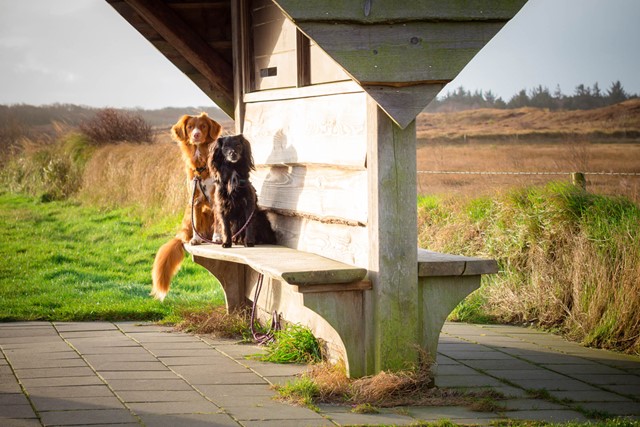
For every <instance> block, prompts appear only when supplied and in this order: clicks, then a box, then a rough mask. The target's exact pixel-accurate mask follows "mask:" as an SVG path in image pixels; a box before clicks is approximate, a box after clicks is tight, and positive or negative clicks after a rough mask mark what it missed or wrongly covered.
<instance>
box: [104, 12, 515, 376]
mask: <svg viewBox="0 0 640 427" xmlns="http://www.w3.org/2000/svg"><path fill="white" fill-rule="evenodd" d="M107 1H108V2H109V3H110V4H111V5H112V6H113V7H114V8H115V9H116V10H117V11H118V12H119V13H120V14H121V15H122V16H123V17H124V18H125V19H126V20H127V21H129V22H130V23H131V24H132V25H133V26H134V27H135V28H136V29H137V30H138V31H139V32H140V33H141V34H142V35H143V36H144V37H146V38H147V39H148V40H149V41H150V42H151V43H152V44H153V45H154V46H155V47H156V48H157V49H159V50H160V51H161V52H162V53H163V54H164V55H165V56H166V57H167V58H168V59H169V60H170V61H171V62H173V63H174V64H175V65H176V66H177V67H178V68H179V69H180V70H182V71H183V72H184V73H185V74H186V75H187V76H188V77H189V78H190V79H191V80H192V81H193V82H194V83H195V84H196V85H198V86H199V87H200V88H201V89H202V90H203V91H204V93H206V94H207V95H208V96H209V97H210V98H211V99H212V100H213V101H214V102H215V103H216V104H217V105H218V106H219V107H220V108H221V109H222V110H223V111H225V112H226V113H227V114H228V115H229V116H230V117H233V118H234V119H235V126H236V129H235V131H236V133H243V134H244V135H245V136H246V137H247V139H248V140H249V141H250V142H251V143H252V148H253V153H254V158H255V161H256V163H257V166H258V168H257V171H256V172H255V173H254V174H253V176H252V181H253V183H254V185H255V187H256V189H257V191H258V195H259V202H260V204H261V205H262V206H264V207H266V208H268V209H269V210H270V212H271V213H270V219H271V221H272V224H273V226H274V228H275V230H276V233H277V236H278V243H279V245H280V246H281V247H278V248H262V249H260V248H232V249H231V250H225V249H220V248H211V247H207V246H206V245H205V246H202V247H192V248H189V250H190V251H191V252H192V254H193V255H194V259H196V261H197V262H200V263H201V264H203V265H205V266H206V267H207V268H209V269H210V271H212V272H213V273H214V274H215V275H216V276H217V277H218V278H219V279H221V282H222V283H223V287H224V288H225V292H226V294H227V305H228V307H229V308H230V309H233V308H235V307H236V306H238V305H242V303H243V301H244V300H245V297H246V298H252V292H251V291H252V290H253V288H254V286H255V285H254V282H255V272H257V271H259V272H262V273H265V274H266V276H267V278H268V279H269V283H268V284H267V288H266V291H263V295H262V296H261V297H260V306H261V307H262V308H263V309H264V310H265V311H266V312H269V311H271V310H272V309H275V310H277V311H279V312H280V313H281V314H282V315H283V317H284V318H285V319H287V320H290V321H294V322H296V321H297V322H302V323H306V324H308V325H309V326H310V327H311V328H312V329H313V330H314V333H316V334H317V335H320V337H321V338H324V339H325V340H326V341H327V343H328V348H329V350H328V352H329V354H330V356H332V357H334V358H343V359H345V362H346V363H347V367H348V369H349V372H350V373H351V374H352V375H355V376H360V375H364V374H372V373H375V372H378V371H380V370H383V369H400V368H403V367H405V366H406V363H407V362H412V361H416V360H417V357H418V351H417V350H416V345H417V346H420V347H423V348H425V349H426V350H427V351H428V352H429V353H430V354H431V355H432V356H434V357H435V351H436V346H437V337H438V334H439V332H440V329H441V327H442V322H444V319H445V318H446V316H447V315H448V314H449V312H450V311H451V310H452V309H453V308H454V307H455V305H456V304H457V303H458V302H459V301H460V300H461V299H462V298H464V296H466V295H467V294H468V293H469V292H471V291H473V290H474V289H476V288H477V287H478V286H479V281H480V275H481V274H483V273H491V272H495V262H493V261H491V260H478V259H471V258H464V257H458V256H451V255H445V254H434V253H430V252H426V251H422V250H419V249H418V248H417V221H416V132H415V117H416V116H417V114H418V113H419V112H420V111H422V109H423V108H424V107H426V105H427V104H428V103H429V102H430V101H431V100H432V99H433V98H434V97H435V96H436V95H437V93H438V92H439V91H440V90H441V89H442V88H443V87H444V85H445V84H446V83H448V82H449V81H451V80H452V79H453V78H454V77H455V76H456V75H457V74H458V73H459V72H460V71H461V70H462V68H463V67H464V66H465V65H466V64H467V63H468V62H469V61H470V60H471V59H472V58H473V56H474V55H475V54H476V53H477V52H478V51H479V50H480V49H481V48H482V47H483V46H484V45H485V44H486V43H487V42H488V41H489V40H490V39H491V38H492V37H493V36H494V35H495V34H496V33H497V32H498V31H499V30H500V28H501V27H502V26H503V25H504V24H505V23H506V22H507V21H508V20H509V19H510V18H511V17H513V16H514V14H515V13H516V12H517V11H518V10H519V9H520V7H521V6H522V5H523V4H524V3H525V2H526V0H475V1H468V0H415V1H407V2H398V1H391V0H343V1H336V0H315V1H295V0H273V1H272V0H235V1H229V0H210V1H204V0H199V1H195V0H107ZM282 247H284V249H283V248H282ZM249 249H256V250H257V252H256V251H250V250H249ZM269 250H271V252H264V251H269ZM283 250H284V252H283ZM290 250H293V252H292V251H290ZM225 251H226V252H225ZM260 251H262V252H260ZM283 260H284V261H287V262H288V263H289V264H290V265H295V266H296V268H298V270H296V271H289V270H290V269H289V268H287V263H286V262H285V263H283V262H282V261H283ZM325 261H326V262H325ZM335 263H339V265H336V264H335ZM276 264H277V266H276ZM300 266H302V267H304V268H302V267H300ZM292 268H293V267H292ZM283 269H284V270H286V271H283ZM352 269H355V270H352ZM346 271H349V272H350V273H353V272H354V271H357V272H358V273H357V274H355V276H349V280H348V281H346V279H343V278H342V277H343V276H341V275H342V274H344V272H346ZM305 274H306V275H305ZM303 276H304V277H303ZM314 284H315V285H318V286H315V287H309V286H308V285H314ZM265 292H266V293H265Z"/></svg>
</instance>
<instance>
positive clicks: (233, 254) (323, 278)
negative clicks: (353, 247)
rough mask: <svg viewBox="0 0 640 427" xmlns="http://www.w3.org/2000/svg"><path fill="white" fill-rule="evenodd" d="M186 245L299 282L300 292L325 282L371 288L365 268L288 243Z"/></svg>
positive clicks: (207, 255) (191, 249)
mask: <svg viewBox="0 0 640 427" xmlns="http://www.w3.org/2000/svg"><path fill="white" fill-rule="evenodd" d="M185 248H186V250H187V252H189V253H191V255H193V256H197V257H204V258H212V259H218V260H221V261H229V262H234V263H238V264H244V265H247V266H249V267H251V268H252V269H253V270H255V271H257V272H258V273H262V274H264V275H265V276H267V277H270V278H272V279H276V280H282V281H284V282H287V283H288V284H290V285H295V286H298V287H299V291H300V292H305V291H306V292H313V291H314V289H315V291H316V292H317V291H318V290H319V289H326V286H324V287H323V286H322V285H337V284H341V285H344V286H342V287H341V289H342V290H349V289H350V286H349V285H354V286H356V288H354V289H357V290H363V289H370V288H371V285H370V284H369V285H366V284H364V285H363V284H361V283H360V282H361V281H362V280H363V279H364V278H365V276H366V275H367V270H366V269H365V268H360V267H354V266H352V265H349V264H345V263H342V262H339V261H335V260H332V259H329V258H325V257H323V256H320V255H316V254H313V253H311V252H304V251H299V250H296V249H291V248H288V247H286V246H279V245H259V246H254V247H250V248H247V247H244V246H232V247H230V248H223V247H222V246H220V245H198V246H189V245H186V246H185ZM366 283H368V282H366ZM351 287H353V286H351Z"/></svg>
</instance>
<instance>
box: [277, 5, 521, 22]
mask: <svg viewBox="0 0 640 427" xmlns="http://www.w3.org/2000/svg"><path fill="white" fill-rule="evenodd" d="M275 2H276V3H277V4H278V5H279V6H280V7H281V8H282V9H284V11H285V13H286V14H287V15H288V16H290V17H291V18H292V19H293V21H294V22H298V21H333V22H335V21H360V22H366V23H373V22H398V21H418V20H464V21H467V20H496V19H510V18H511V17H512V16H513V15H515V14H516V13H517V12H518V10H520V8H521V7H522V6H523V5H524V4H525V3H526V0H474V1H472V2H470V1H468V0H447V1H442V0H412V1H405V2H399V1H396V0H375V1H374V0H325V1H305V2H301V1H299V0H275Z"/></svg>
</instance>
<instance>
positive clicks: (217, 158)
mask: <svg viewBox="0 0 640 427" xmlns="http://www.w3.org/2000/svg"><path fill="white" fill-rule="evenodd" d="M224 138H225V137H224V136H221V137H220V138H218V139H216V142H215V143H213V144H211V145H209V162H208V163H209V167H210V168H213V169H216V168H219V167H220V165H222V162H223V160H224V157H223V155H222V144H223V143H224Z"/></svg>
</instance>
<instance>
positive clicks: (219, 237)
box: [211, 233, 222, 245]
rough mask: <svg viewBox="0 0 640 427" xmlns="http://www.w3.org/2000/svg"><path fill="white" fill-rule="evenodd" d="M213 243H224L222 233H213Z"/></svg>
mask: <svg viewBox="0 0 640 427" xmlns="http://www.w3.org/2000/svg"><path fill="white" fill-rule="evenodd" d="M211 241H212V242H213V243H215V244H217V245H219V244H220V243H222V235H221V234H220V233H213V237H211Z"/></svg>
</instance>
